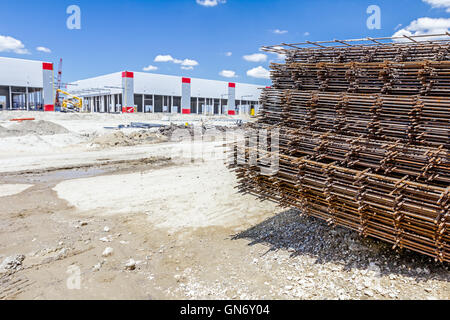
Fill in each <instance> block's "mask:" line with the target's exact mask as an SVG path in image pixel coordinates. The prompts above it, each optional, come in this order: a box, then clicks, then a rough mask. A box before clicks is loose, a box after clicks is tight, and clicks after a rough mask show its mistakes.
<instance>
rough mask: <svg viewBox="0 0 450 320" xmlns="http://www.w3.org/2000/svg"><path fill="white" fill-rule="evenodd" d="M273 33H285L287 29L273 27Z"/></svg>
mask: <svg viewBox="0 0 450 320" xmlns="http://www.w3.org/2000/svg"><path fill="white" fill-rule="evenodd" d="M273 33H275V34H286V33H288V31H287V30H280V29H275V30H273Z"/></svg>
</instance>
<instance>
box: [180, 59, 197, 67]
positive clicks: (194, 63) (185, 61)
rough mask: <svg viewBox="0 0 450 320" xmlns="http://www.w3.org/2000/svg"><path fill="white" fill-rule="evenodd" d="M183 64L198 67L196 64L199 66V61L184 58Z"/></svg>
mask: <svg viewBox="0 0 450 320" xmlns="http://www.w3.org/2000/svg"><path fill="white" fill-rule="evenodd" d="M181 65H182V66H186V67H196V66H198V62H197V61H195V60H191V59H184V60H183V61H182V62H181Z"/></svg>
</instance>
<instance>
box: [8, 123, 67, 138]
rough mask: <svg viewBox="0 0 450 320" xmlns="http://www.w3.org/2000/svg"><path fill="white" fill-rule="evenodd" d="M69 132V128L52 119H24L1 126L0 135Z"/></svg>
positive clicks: (42, 134)
mask: <svg viewBox="0 0 450 320" xmlns="http://www.w3.org/2000/svg"><path fill="white" fill-rule="evenodd" d="M64 133H69V130H67V129H66V128H64V127H63V126H60V125H59V124H56V123H53V122H50V121H44V120H39V121H24V122H20V123H17V124H14V125H12V126H10V127H9V128H1V129H0V136H2V137H17V136H25V135H29V134H34V135H38V136H50V135H55V134H64Z"/></svg>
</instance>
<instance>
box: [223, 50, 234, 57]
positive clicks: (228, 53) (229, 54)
mask: <svg viewBox="0 0 450 320" xmlns="http://www.w3.org/2000/svg"><path fill="white" fill-rule="evenodd" d="M225 55H226V56H227V57H231V56H232V55H233V52H231V51H228V52H225Z"/></svg>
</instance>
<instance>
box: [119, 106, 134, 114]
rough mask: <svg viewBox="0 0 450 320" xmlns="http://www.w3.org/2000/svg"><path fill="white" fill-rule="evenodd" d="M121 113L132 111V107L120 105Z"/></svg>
mask: <svg viewBox="0 0 450 320" xmlns="http://www.w3.org/2000/svg"><path fill="white" fill-rule="evenodd" d="M122 113H134V107H122Z"/></svg>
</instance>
